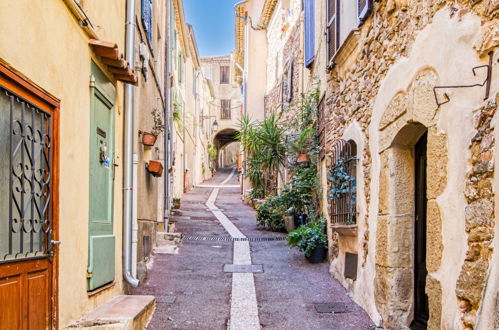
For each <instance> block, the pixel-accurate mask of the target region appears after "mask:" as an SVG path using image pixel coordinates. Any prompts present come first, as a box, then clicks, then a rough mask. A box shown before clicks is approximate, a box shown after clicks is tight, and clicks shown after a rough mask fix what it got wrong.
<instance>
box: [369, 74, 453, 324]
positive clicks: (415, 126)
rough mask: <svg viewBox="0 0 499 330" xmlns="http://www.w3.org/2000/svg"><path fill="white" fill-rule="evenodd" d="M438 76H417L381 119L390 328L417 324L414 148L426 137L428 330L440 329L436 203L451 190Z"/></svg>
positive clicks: (380, 250) (379, 270)
mask: <svg viewBox="0 0 499 330" xmlns="http://www.w3.org/2000/svg"><path fill="white" fill-rule="evenodd" d="M437 81H438V75H437V74H436V72H435V71H434V70H433V69H431V68H425V69H422V70H421V71H419V73H417V74H416V76H415V77H414V79H413V80H412V82H411V83H410V85H409V87H408V89H407V91H401V92H399V93H397V94H396V95H395V97H394V98H393V99H392V101H391V102H390V103H389V105H388V106H387V108H386V110H385V112H384V113H383V116H382V117H381V120H380V124H379V127H378V130H379V137H380V139H379V142H380V145H379V147H380V148H379V155H380V179H379V202H378V219H377V220H378V221H377V230H376V258H375V265H376V266H375V268H376V276H375V297H376V298H375V299H376V307H377V310H378V312H379V313H380V315H381V317H382V319H383V326H384V327H386V328H394V329H395V328H397V329H403V328H407V327H408V326H409V325H410V323H411V321H412V319H413V308H414V306H413V301H414V298H413V297H414V291H413V288H414V228H415V216H414V215H415V182H414V178H415V173H414V169H415V158H414V146H415V145H416V143H417V142H418V140H419V139H420V138H421V136H423V135H424V134H425V133H426V132H427V134H428V143H427V189H426V195H427V198H428V205H427V230H426V237H427V248H426V255H427V256H426V267H427V270H428V276H427V278H426V288H425V290H426V293H427V295H428V299H429V305H430V320H429V324H428V325H429V328H430V329H431V328H440V320H441V296H442V293H441V291H442V290H441V286H440V282H439V281H438V280H436V279H435V278H434V277H432V272H436V271H438V269H439V268H440V264H441V258H442V250H443V243H442V223H441V217H440V211H439V206H438V203H437V201H436V198H437V197H438V196H439V195H441V194H442V192H443V190H444V189H445V186H446V184H447V177H446V176H447V174H446V172H447V170H446V169H447V157H448V156H447V138H446V135H445V134H442V133H441V132H440V131H439V130H438V129H437V122H438V116H439V113H438V109H437V107H436V104H435V103H434V100H433V98H432V95H433V94H432V88H433V86H435V85H436V83H437Z"/></svg>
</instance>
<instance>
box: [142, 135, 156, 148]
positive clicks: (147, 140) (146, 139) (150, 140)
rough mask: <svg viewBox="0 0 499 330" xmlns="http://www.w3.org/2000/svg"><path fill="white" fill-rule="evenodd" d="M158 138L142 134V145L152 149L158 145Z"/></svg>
mask: <svg viewBox="0 0 499 330" xmlns="http://www.w3.org/2000/svg"><path fill="white" fill-rule="evenodd" d="M157 138H158V137H157V136H156V135H154V134H151V133H147V132H144V133H143V134H142V144H143V145H145V146H149V147H152V146H153V145H154V144H155V143H156V139H157Z"/></svg>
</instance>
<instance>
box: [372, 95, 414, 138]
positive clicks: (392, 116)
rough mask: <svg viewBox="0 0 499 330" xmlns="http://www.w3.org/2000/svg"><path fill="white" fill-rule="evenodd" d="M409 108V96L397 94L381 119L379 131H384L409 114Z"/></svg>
mask: <svg viewBox="0 0 499 330" xmlns="http://www.w3.org/2000/svg"><path fill="white" fill-rule="evenodd" d="M407 107H408V105H407V95H406V94H405V93H404V92H399V93H397V95H395V97H394V98H393V99H392V101H391V102H390V104H389V105H388V107H387V108H386V110H385V112H384V113H383V117H381V122H380V124H379V130H380V131H382V130H384V129H385V128H386V127H387V126H388V125H390V124H392V123H393V122H394V121H396V120H397V119H398V118H400V117H402V115H403V114H405V113H406V112H407Z"/></svg>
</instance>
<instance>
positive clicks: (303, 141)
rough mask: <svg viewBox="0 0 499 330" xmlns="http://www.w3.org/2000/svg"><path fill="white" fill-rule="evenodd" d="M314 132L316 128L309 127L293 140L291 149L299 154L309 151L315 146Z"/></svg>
mask: <svg viewBox="0 0 499 330" xmlns="http://www.w3.org/2000/svg"><path fill="white" fill-rule="evenodd" d="M314 134H315V129H314V128H312V127H307V128H305V129H304V130H303V131H301V133H300V134H299V135H298V137H296V139H294V140H293V141H291V143H290V149H291V150H292V151H294V152H296V153H297V154H306V153H308V152H309V151H310V150H311V149H312V148H313V147H314V146H315V143H314V142H315V141H314Z"/></svg>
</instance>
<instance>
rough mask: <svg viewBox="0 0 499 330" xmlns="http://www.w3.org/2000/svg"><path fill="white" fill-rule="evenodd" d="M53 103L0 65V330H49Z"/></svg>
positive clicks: (53, 299) (53, 301)
mask: <svg viewBox="0 0 499 330" xmlns="http://www.w3.org/2000/svg"><path fill="white" fill-rule="evenodd" d="M57 109H58V101H57V100H56V99H54V98H52V97H51V96H49V95H47V94H45V93H43V92H42V91H41V90H39V89H37V88H36V87H34V86H32V85H31V84H29V83H28V82H27V80H25V79H23V78H22V77H20V76H19V75H17V74H15V73H13V72H12V71H11V70H9V69H8V68H7V67H6V66H3V65H1V64H0V328H1V329H49V328H56V327H57V322H56V315H57V311H56V307H57V294H56V289H57V276H56V275H57V249H56V248H55V247H54V244H56V243H58V242H57V241H55V239H56V238H57V230H56V229H57V213H58V212H57V180H58V178H57V173H58V171H57V165H58V161H57V159H58V151H57V150H58V149H57V148H58V139H57V127H58V120H57V116H58V111H57Z"/></svg>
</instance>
